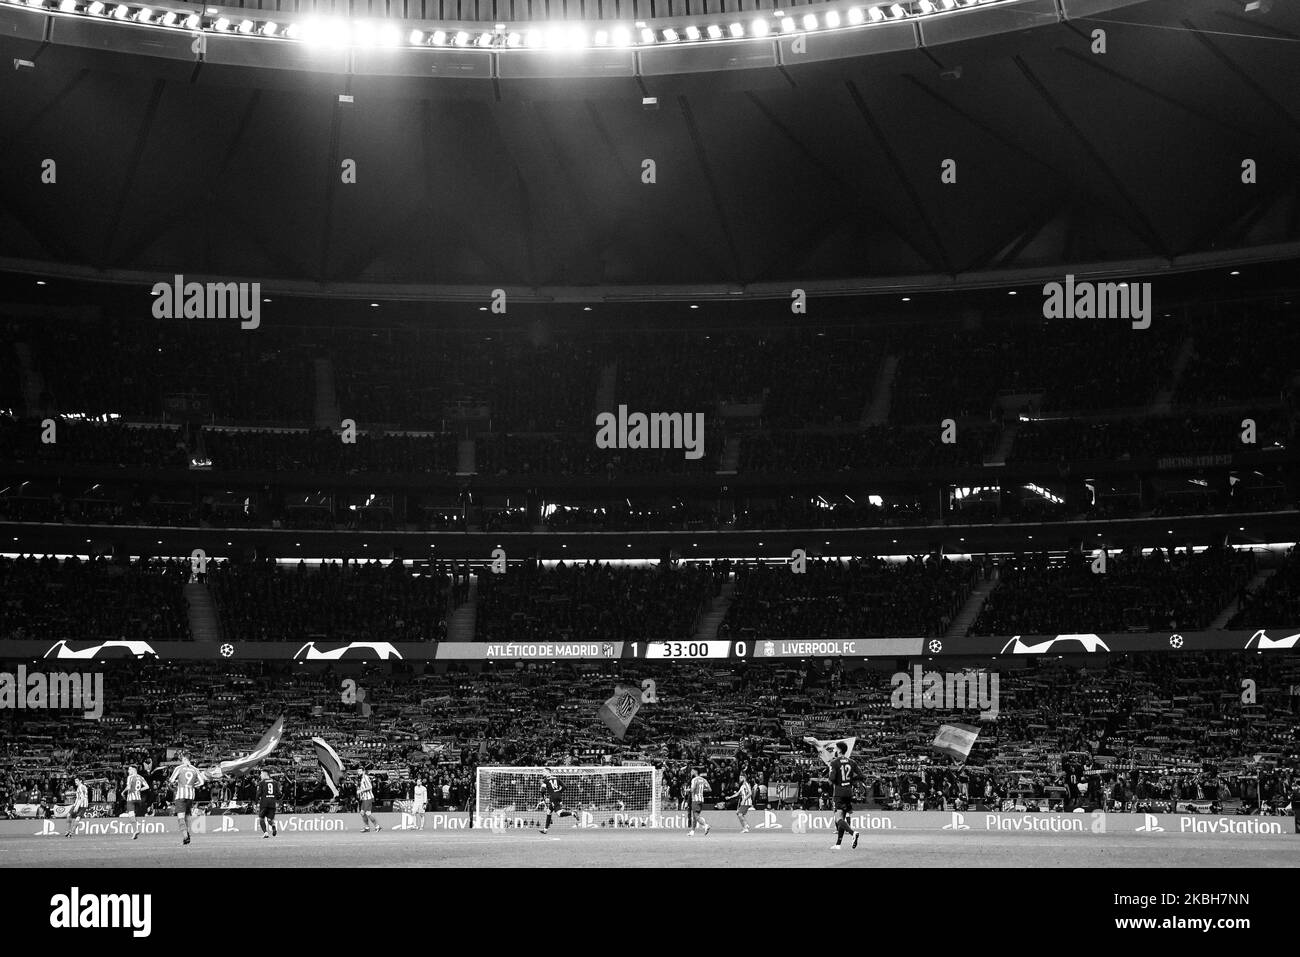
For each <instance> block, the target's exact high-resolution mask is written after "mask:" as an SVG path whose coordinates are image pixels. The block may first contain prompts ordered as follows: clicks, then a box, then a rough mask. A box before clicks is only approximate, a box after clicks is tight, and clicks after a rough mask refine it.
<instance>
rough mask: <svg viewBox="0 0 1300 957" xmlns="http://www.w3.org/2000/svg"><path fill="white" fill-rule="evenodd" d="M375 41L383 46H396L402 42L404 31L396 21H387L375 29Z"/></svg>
mask: <svg viewBox="0 0 1300 957" xmlns="http://www.w3.org/2000/svg"><path fill="white" fill-rule="evenodd" d="M375 42H376V43H377V44H379V45H380V46H381V47H395V46H400V45H401V43H402V31H401V29H399V28H398V26H397V24H396V23H385V24H383V25H381V26H380V27H379V29H378V30H376V31H375Z"/></svg>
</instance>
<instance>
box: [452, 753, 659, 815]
mask: <svg viewBox="0 0 1300 957" xmlns="http://www.w3.org/2000/svg"><path fill="white" fill-rule="evenodd" d="M547 772H549V773H551V774H553V775H555V777H556V779H557V780H558V781H559V782H560V785H561V786H562V787H563V790H562V791H561V792H560V800H561V802H562V803H563V805H564V808H565V809H566V810H569V811H572V812H573V813H574V817H573V818H567V817H566V818H565V819H564V822H563V823H566V824H567V823H570V822H572V823H576V824H577V825H578V826H579V827H658V826H659V812H660V805H661V794H660V791H661V772H660V771H658V770H656V769H655V768H653V767H650V766H648V765H632V766H625V767H570V766H564V765H559V766H556V767H551V768H514V767H480V768H479V769H478V778H477V780H476V782H475V788H474V792H475V793H474V826H475V827H490V828H505V827H535V826H539V825H540V824H541V823H542V822H544V821H545V820H546V810H545V808H544V807H543V806H542V782H543V781H544V780H545V779H546V774H547ZM557 823H559V822H558V821H557Z"/></svg>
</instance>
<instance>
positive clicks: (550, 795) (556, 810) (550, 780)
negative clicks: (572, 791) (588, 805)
mask: <svg viewBox="0 0 1300 957" xmlns="http://www.w3.org/2000/svg"><path fill="white" fill-rule="evenodd" d="M544 773H545V776H544V777H543V778H542V800H541V801H540V802H539V803H540V804H541V805H542V806H543V807H544V808H545V809H546V823H545V824H544V825H543V826H542V833H543V834H545V833H546V832H547V831H549V830H550V829H551V818H552V815H558V816H559V817H564V816H565V815H566V814H567V815H568V816H569V817H571V818H573V823H574V824H575V825H576V824H577V823H578V815H577V813H576V812H574V811H570V810H568V809H567V808H566V807H565V806H564V802H563V801H562V800H561V798H560V794H561V793H562V792H563V791H564V785H563V784H561V783H560V781H559V779H558V778H556V776H555V775H554V774H552V773H551V770H550V768H546V769H545V772H544Z"/></svg>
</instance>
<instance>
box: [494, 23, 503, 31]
mask: <svg viewBox="0 0 1300 957" xmlns="http://www.w3.org/2000/svg"><path fill="white" fill-rule="evenodd" d="M492 29H493V30H495V31H496V32H497V33H505V32H506V25H505V24H504V23H498V24H497V25H496V26H494V27H493V28H492Z"/></svg>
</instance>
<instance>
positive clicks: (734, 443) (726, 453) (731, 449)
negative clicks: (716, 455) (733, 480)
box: [718, 435, 740, 475]
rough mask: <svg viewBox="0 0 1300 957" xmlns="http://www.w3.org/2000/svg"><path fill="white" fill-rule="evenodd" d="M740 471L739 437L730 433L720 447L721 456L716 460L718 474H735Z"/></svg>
mask: <svg viewBox="0 0 1300 957" xmlns="http://www.w3.org/2000/svg"><path fill="white" fill-rule="evenodd" d="M738 471H740V437H739V436H737V435H731V436H728V437H727V444H726V445H725V446H724V447H723V449H722V457H721V458H720V459H719V460H718V474H719V475H735V474H736V473H737V472H738Z"/></svg>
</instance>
